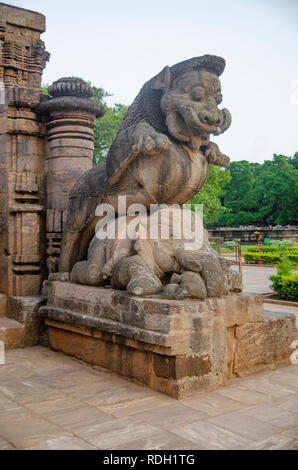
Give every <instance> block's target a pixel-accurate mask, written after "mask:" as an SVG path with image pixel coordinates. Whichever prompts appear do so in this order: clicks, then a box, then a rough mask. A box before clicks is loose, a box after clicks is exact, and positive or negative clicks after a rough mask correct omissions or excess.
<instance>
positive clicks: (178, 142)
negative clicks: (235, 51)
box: [59, 55, 231, 295]
mask: <svg viewBox="0 0 298 470" xmlns="http://www.w3.org/2000/svg"><path fill="white" fill-rule="evenodd" d="M224 67H225V61H224V59H222V58H221V57H216V56H212V55H204V56H202V57H195V58H192V59H189V60H186V61H183V62H180V63H178V64H176V65H174V66H172V67H168V66H167V67H165V68H164V69H163V70H162V71H161V72H160V73H159V74H158V75H156V76H155V77H153V78H152V79H151V80H149V81H148V82H147V83H145V85H144V86H143V88H142V89H141V91H140V92H139V94H138V95H137V97H136V98H135V100H134V102H133V103H132V105H131V106H130V107H129V109H128V111H127V113H126V115H125V117H124V119H123V121H122V124H121V126H120V128H119V131H118V133H117V135H116V138H115V140H114V142H113V144H112V145H111V147H110V149H109V152H108V155H107V161H106V164H101V165H97V166H95V167H93V168H92V169H91V170H89V171H88V172H86V173H84V174H83V175H82V176H81V177H80V178H79V179H78V181H77V183H76V184H75V186H74V187H73V188H72V190H71V192H70V204H69V209H68V218H67V222H66V227H65V229H64V234H63V240H62V246H61V253H60V260H59V272H60V273H65V272H68V273H71V279H72V280H73V282H82V283H87V284H89V283H90V284H93V285H94V281H91V280H90V276H89V275H88V273H87V272H85V274H84V273H83V270H84V269H83V266H85V268H86V269H87V267H88V266H89V267H90V265H94V266H95V265H98V266H99V265H100V267H101V268H100V269H99V271H100V273H101V274H98V272H99V271H98V270H96V268H95V267H93V270H94V272H95V271H96V272H97V275H96V276H97V285H100V284H102V283H103V278H102V268H103V266H102V263H103V264H104V265H105V264H106V263H107V262H108V261H109V260H107V259H105V260H104V261H103V259H102V260H101V261H102V262H99V263H98V261H97V262H96V260H94V252H98V251H99V252H103V251H104V250H105V252H107V249H106V246H107V245H109V246H110V248H111V247H112V251H113V250H115V246H114V248H113V243H112V244H111V243H110V244H109V243H107V242H106V241H105V242H102V247H101V248H98V243H95V241H94V240H93V241H92V244H91V245H90V242H91V240H92V238H93V236H94V231H95V226H96V224H97V223H98V221H99V218H98V217H96V216H95V211H96V207H97V206H98V205H100V204H103V203H107V204H110V205H111V206H112V207H113V208H114V210H115V212H116V213H118V200H119V199H118V198H119V196H125V198H126V204H127V207H128V206H130V205H131V204H132V203H136V202H137V203H140V204H143V205H144V206H145V207H146V208H147V209H149V207H150V205H151V204H162V203H166V204H174V203H175V204H180V205H181V204H184V203H187V202H188V201H189V200H190V199H191V198H192V197H193V196H194V195H195V194H196V193H197V192H199V191H200V190H201V189H202V187H203V185H204V184H205V182H206V180H207V177H208V172H209V164H210V163H212V164H214V165H219V166H224V167H228V166H229V158H228V157H227V156H225V155H223V154H222V153H221V152H220V150H219V148H218V146H217V145H216V144H214V143H212V142H210V135H211V134H214V135H218V134H221V133H222V132H224V131H225V130H226V129H228V127H229V126H230V124H231V115H230V113H229V111H228V110H227V109H222V110H220V109H219V107H218V106H219V104H220V103H221V101H222V95H221V85H220V81H219V78H218V77H219V76H220V75H221V73H222V72H223V70H224ZM205 238H206V240H205V249H204V250H201V253H199V252H198V253H197V255H196V256H197V257H200V256H201V259H202V262H201V269H200V271H201V272H202V271H204V268H203V265H204V264H205V265H208V263H209V260H211V261H212V262H211V265H212V266H213V268H212V269H213V271H214V276H216V275H218V276H219V278H220V279H221V284H222V285H223V278H224V272H223V271H224V268H223V267H222V266H223V265H222V262H221V261H220V260H218V259H217V258H216V256H217V255H216V254H215V253H214V250H213V249H211V248H210V245H209V244H208V240H207V235H206V236H205ZM148 243H149V245H150V241H148ZM89 245H90V248H89V253H88V247H89ZM95 245H96V249H94V246H95ZM104 245H105V248H104V249H103V246H104ZM128 245H129V246H127V247H126V248H127V250H128V252H126V253H125V255H124V258H125V259H126V261H124V260H122V261H121V259H119V260H118V261H117V262H118V264H117V266H118V267H117V268H116V265H114V267H113V269H114V272H113V273H110V280H111V282H112V285H114V286H115V287H117V288H127V287H128V290H129V291H130V292H131V293H134V294H135V295H138V292H139V295H146V294H151V293H153V292H151V291H152V289H153V291H154V290H155V289H157V291H158V289H159V290H160V286H161V283H160V280H159V281H158V276H156V273H155V274H154V275H155V276H156V279H154V282H153V281H152V285H153V286H155V287H152V288H151V287H150V288H149V287H148V288H147V289H145V288H144V286H143V284H144V282H145V281H144V282H143V283H142V282H141V281H140V285H137V284H138V283H136V281H135V280H134V281H132V279H131V278H129V279H128V278H127V279H128V280H127V282H126V281H123V282H122V281H121V282H120V281H119V282H118V281H116V278H117V279H118V278H120V277H121V276H120V277H119V275H118V274H119V272H120V271H119V270H120V268H119V266H120V265H121V266H122V269H124V267H123V266H124V265H125V266H126V265H127V262H128V261H127V259H129V256H130V255H129V253H130V254H131V253H132V252H134V255H133V256H139V253H138V249H137V246H138V244H136V245H133V244H131V243H128ZM139 245H140V243H139ZM174 245H175V244H174ZM174 245H173V247H174ZM175 246H176V245H175ZM173 247H172V249H171V250H170V251H171V252H172V255H171V256H172V257H173V259H174V258H175V260H176V261H177V256H176V255H174V252H175V253H176V251H177V250H176V251H175V249H174V248H173ZM206 247H208V249H206ZM147 248H148V246H147ZM176 248H177V247H176ZM180 248H181V247H180ZM148 249H149V248H148ZM124 251H125V250H124ZM203 252H204V253H203ZM111 253H112V252H111ZM87 256H88V259H89V261H90V260H92V262H91V263H90V262H89V261H88V260H87V261H88V262H87V264H85V265H83V264H79V265H78V264H77V263H80V262H82V261H83V260H86V257H87ZM99 256H102V255H99ZM111 256H112V254H111ZM193 256H194V255H193ZM153 258H154V256H153ZM203 259H204V262H203ZM215 259H216V261H214V260H215ZM94 261H95V262H94ZM143 261H144V260H142V263H143ZM147 262H148V260H147ZM179 262H180V263H181V265H180V267H179V269H177V270H174V269H173V270H172V272H173V273H176V274H177V275H179V274H178V273H179V272H180V275H181V276H183V273H182V271H185V270H191V268H187V266H185V263H183V262H182V260H180V261H179ZM88 263H89V264H88ZM121 263H122V264H121ZM125 263H126V264H125ZM202 263H203V265H202ZM143 264H144V263H143ZM186 264H187V263H186ZM209 264H210V263H209ZM145 265H146V266H145V267H144V266H143V267H142V269H144V270H145V271H144V272H146V276H145V277H143V278H144V279H147V281H148V279H149V277H148V276H149V271H150V266H148V264H146V263H145ZM149 265H150V263H149ZM78 266H80V274H79V268H78ZM72 269H73V271H72ZM225 269H226V268H225ZM148 270H149V271H148ZM91 271H92V269H91ZM161 271H162V272H163V274H164V272H165V270H164V269H163V268H161ZM193 271H198V269H197V268H196V269H194V270H193ZM116 272H117V273H118V274H117V275H116ZM215 273H217V274H215ZM96 276H95V278H96ZM214 276H213V277H214ZM91 277H92V276H91ZM161 277H162V275H161ZM186 277H187V276H185V275H184V278H186ZM88 279H89V280H88ZM152 279H153V278H151V280H152ZM177 279H178V278H177V276H176V280H177ZM147 281H146V282H147ZM157 281H158V282H157ZM148 282H149V281H148ZM204 282H206V279H205V281H204ZM133 283H134V284H133ZM95 284H96V283H95ZM141 284H142V285H141ZM149 284H150V283H149ZM132 285H136V286H135V288H132V287H131V286H132ZM150 285H151V284H150ZM157 286H158V287H157ZM171 289H172V291H173V289H174V288H173V287H172V288H171ZM186 290H187V289H186ZM205 290H206V292H207V293H208V282H207V286H206V288H205ZM226 290H227V289H225V288H224V287H221V288H220V289H219V290H218V289H217V290H216V289H215V291H214V292H215V294H214V295H221V294H222V293H224V291H226ZM149 291H150V292H149ZM211 291H212V289H211V290H210V292H211ZM179 295H180V294H179ZM208 295H209V294H208ZM210 295H211V294H210ZM212 295H213V294H212Z"/></svg>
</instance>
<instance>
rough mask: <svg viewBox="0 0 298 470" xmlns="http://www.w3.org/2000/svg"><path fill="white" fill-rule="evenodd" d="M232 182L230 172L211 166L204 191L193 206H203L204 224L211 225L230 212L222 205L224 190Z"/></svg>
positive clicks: (193, 199)
mask: <svg viewBox="0 0 298 470" xmlns="http://www.w3.org/2000/svg"><path fill="white" fill-rule="evenodd" d="M230 180H231V175H230V173H229V171H226V170H224V169H222V168H219V167H218V166H213V165H210V170H209V176H208V179H207V181H206V183H205V185H204V187H203V189H202V190H201V191H200V192H199V193H197V194H196V195H195V196H194V197H193V198H192V199H191V201H190V202H191V204H192V205H193V204H203V213H204V224H205V225H211V224H213V223H214V222H215V221H216V220H217V219H218V217H219V215H220V214H223V213H226V212H228V211H229V209H227V208H226V207H224V206H223V205H222V200H221V197H222V195H223V188H224V187H225V186H226V185H227V184H228V183H229V181H230Z"/></svg>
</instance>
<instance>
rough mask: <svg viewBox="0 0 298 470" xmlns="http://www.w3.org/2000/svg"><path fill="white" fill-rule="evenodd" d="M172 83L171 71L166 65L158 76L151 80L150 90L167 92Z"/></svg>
mask: <svg viewBox="0 0 298 470" xmlns="http://www.w3.org/2000/svg"><path fill="white" fill-rule="evenodd" d="M171 82H172V74H171V69H170V67H169V66H168V65H167V66H166V67H165V68H164V69H163V70H162V71H161V72H160V73H159V74H158V75H156V76H155V77H154V78H152V85H151V86H152V88H153V89H154V90H162V91H164V90H167V89H168V88H170V85H171Z"/></svg>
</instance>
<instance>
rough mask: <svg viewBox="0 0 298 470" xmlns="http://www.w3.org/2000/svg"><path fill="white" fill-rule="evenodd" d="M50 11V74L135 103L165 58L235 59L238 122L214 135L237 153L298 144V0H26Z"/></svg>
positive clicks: (232, 98) (229, 83)
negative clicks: (75, 78)
mask: <svg viewBox="0 0 298 470" xmlns="http://www.w3.org/2000/svg"><path fill="white" fill-rule="evenodd" d="M4 3H10V4H11V5H15V6H20V7H22V8H27V9H30V10H35V11H39V12H40V13H43V14H44V15H45V16H46V19H47V31H46V33H44V34H43V36H42V38H43V40H44V41H45V43H46V48H47V50H48V51H49V52H50V53H51V59H50V62H49V63H48V64H47V67H46V70H45V73H44V78H43V81H44V83H48V84H50V83H52V82H53V81H54V80H57V79H58V78H60V77H63V76H71V75H75V76H80V77H82V78H84V79H86V80H90V81H91V82H92V84H94V85H96V86H98V87H103V88H104V89H106V90H107V91H108V92H110V93H112V94H113V96H112V97H111V98H109V100H108V102H109V104H113V103H115V102H120V103H124V104H130V103H131V102H132V101H133V99H134V97H135V96H136V94H137V92H138V91H139V89H140V88H141V86H142V85H143V83H144V82H145V81H147V80H148V79H150V78H151V77H152V76H154V75H155V74H156V73H158V72H159V71H160V70H161V69H162V68H163V67H164V66H165V65H173V64H175V63H176V62H179V61H181V60H185V59H188V58H190V57H194V56H199V55H203V54H206V53H209V54H215V55H220V56H222V57H224V58H225V60H226V70H225V72H224V74H223V75H222V79H221V81H222V88H223V95H224V101H223V104H222V106H224V107H227V108H228V109H229V110H230V111H231V113H232V117H233V122H232V126H231V127H230V129H229V130H228V131H227V132H226V133H225V134H223V135H222V136H219V137H216V138H214V141H215V142H216V143H218V145H219V146H220V149H221V150H222V152H224V153H226V154H227V155H229V156H230V157H231V159H232V160H243V159H246V160H249V161H254V162H262V161H263V160H264V159H271V157H272V154H273V153H283V154H285V155H290V156H292V155H293V154H294V153H295V151H298V137H297V136H298V0H80V1H78V0H46V1H45V0H24V1H22V0H16V1H13V0H11V1H8V2H4Z"/></svg>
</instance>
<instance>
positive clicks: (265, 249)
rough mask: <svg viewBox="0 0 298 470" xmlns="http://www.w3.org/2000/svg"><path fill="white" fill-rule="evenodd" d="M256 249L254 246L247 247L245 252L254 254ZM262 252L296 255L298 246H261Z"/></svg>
mask: <svg viewBox="0 0 298 470" xmlns="http://www.w3.org/2000/svg"><path fill="white" fill-rule="evenodd" d="M257 249H258V248H257V247H256V246H249V247H248V248H247V251H249V252H253V253H256V252H257ZM262 251H263V253H286V252H288V251H289V252H290V253H292V252H293V251H294V252H297V253H298V246H263V247H262Z"/></svg>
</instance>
